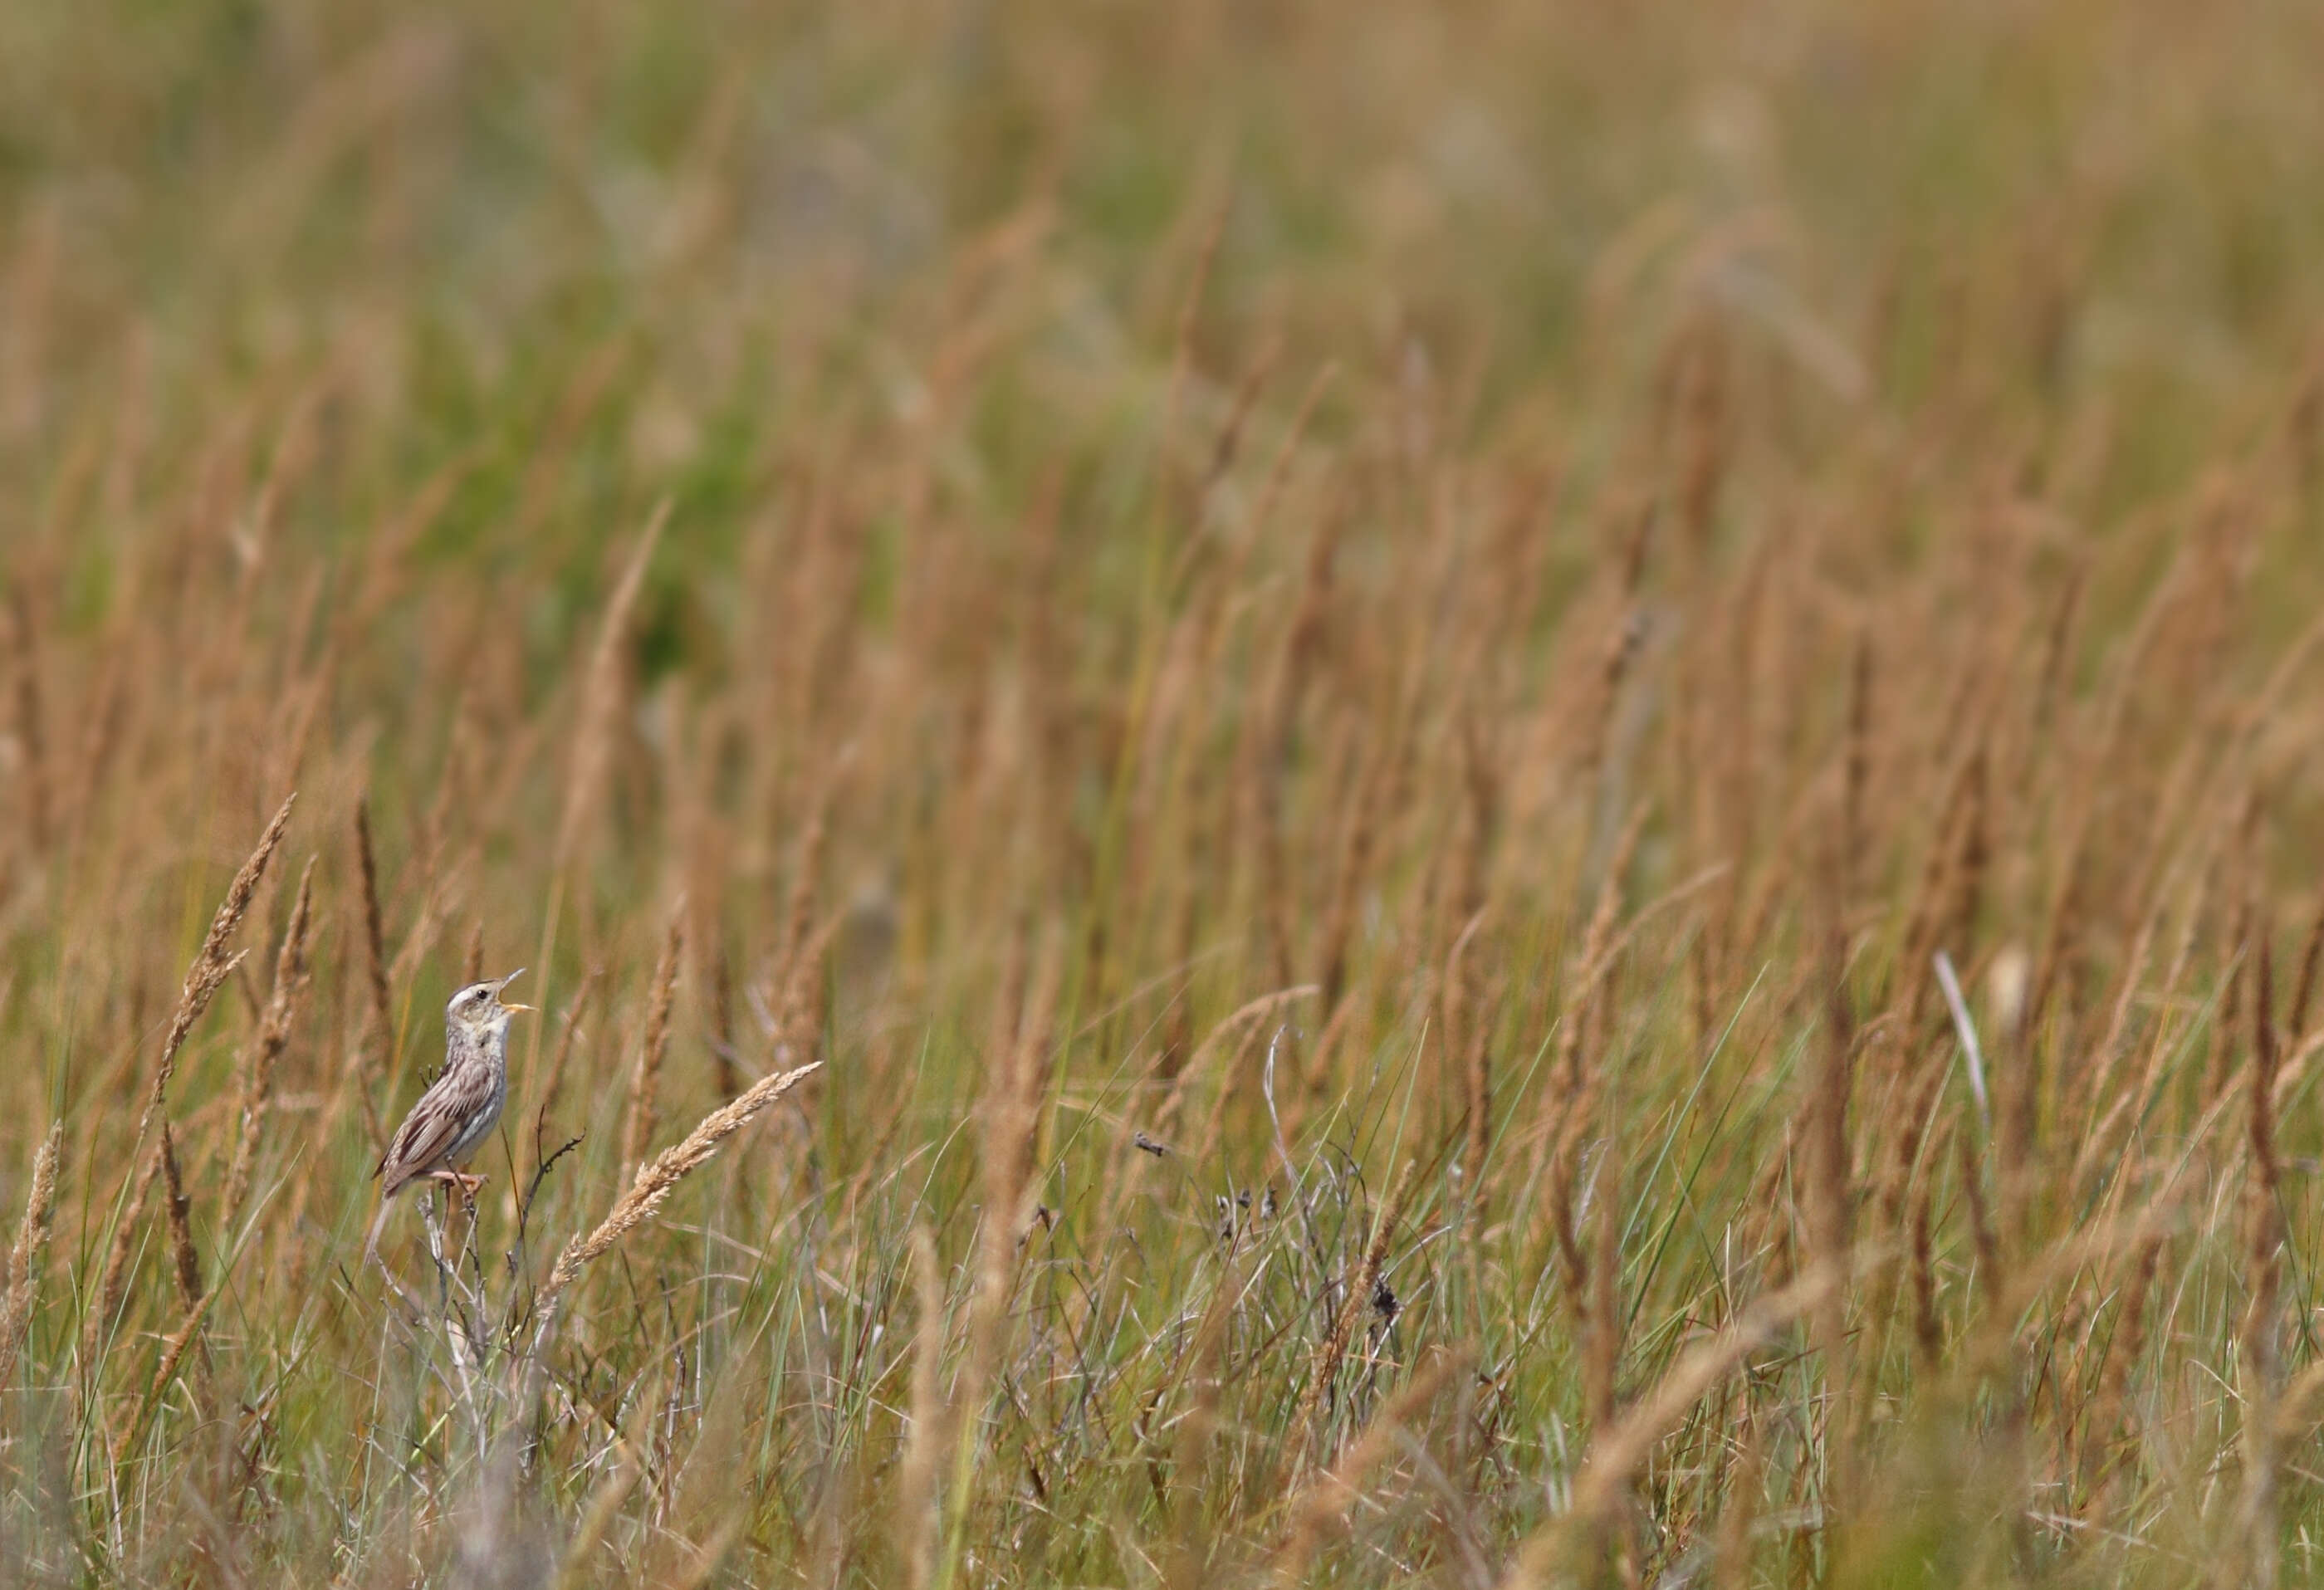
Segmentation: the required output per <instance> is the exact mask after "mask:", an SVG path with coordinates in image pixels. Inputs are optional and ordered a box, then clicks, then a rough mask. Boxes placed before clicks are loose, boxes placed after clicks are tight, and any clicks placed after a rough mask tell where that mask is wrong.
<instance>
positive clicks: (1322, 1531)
mask: <svg viewBox="0 0 2324 1590" xmlns="http://www.w3.org/2000/svg"><path fill="white" fill-rule="evenodd" d="M1467 1362H1468V1360H1467V1357H1466V1355H1465V1354H1458V1353H1452V1352H1444V1351H1439V1352H1437V1353H1436V1354H1434V1357H1433V1358H1432V1359H1431V1360H1430V1362H1429V1364H1427V1366H1426V1367H1425V1368H1424V1369H1422V1370H1421V1371H1420V1373H1417V1374H1416V1375H1414V1376H1413V1377H1412V1380H1411V1382H1409V1383H1408V1384H1406V1386H1405V1388H1404V1390H1402V1391H1398V1392H1397V1394H1396V1397H1395V1399H1394V1400H1391V1401H1390V1402H1389V1403H1388V1406H1387V1407H1386V1408H1383V1409H1382V1410H1380V1411H1379V1414H1378V1415H1377V1416H1376V1417H1375V1418H1374V1419H1372V1421H1371V1423H1370V1424H1369V1425H1367V1426H1366V1427H1365V1428H1364V1432H1363V1434H1361V1435H1360V1436H1358V1437H1356V1438H1355V1440H1353V1441H1352V1442H1351V1443H1349V1446H1348V1448H1347V1450H1346V1451H1345V1452H1344V1453H1342V1455H1341V1456H1340V1459H1339V1461H1338V1462H1336V1463H1334V1464H1333V1465H1332V1466H1331V1467H1330V1468H1329V1469H1327V1470H1326V1471H1325V1472H1323V1474H1318V1475H1316V1476H1315V1478H1314V1479H1313V1480H1311V1481H1309V1482H1308V1484H1307V1485H1306V1486H1305V1488H1304V1489H1303V1490H1301V1491H1300V1493H1299V1494H1298V1495H1296V1496H1295V1497H1293V1498H1292V1500H1291V1503H1290V1508H1289V1511H1290V1524H1289V1526H1288V1527H1287V1528H1286V1530H1285V1532H1284V1540H1283V1544H1282V1545H1281V1546H1279V1547H1277V1548H1276V1553H1275V1581H1276V1583H1277V1584H1278V1585H1297V1584H1299V1583H1301V1582H1303V1580H1304V1579H1305V1576H1306V1572H1307V1565H1308V1564H1309V1563H1310V1562H1311V1561H1313V1560H1314V1555H1315V1551H1316V1548H1318V1547H1320V1546H1321V1545H1322V1544H1323V1540H1324V1538H1325V1536H1327V1535H1328V1534H1329V1533H1331V1532H1332V1531H1333V1530H1336V1529H1338V1528H1339V1527H1340V1526H1341V1523H1342V1521H1343V1520H1344V1519H1345V1518H1346V1517H1347V1515H1348V1513H1349V1511H1350V1510H1351V1509H1352V1508H1354V1507H1355V1505H1356V1504H1357V1503H1358V1502H1360V1501H1362V1500H1363V1493H1362V1489H1361V1487H1362V1485H1363V1483H1364V1481H1365V1480H1366V1479H1367V1478H1369V1475H1370V1474H1371V1472H1372V1470H1374V1469H1376V1468H1378V1467H1379V1465H1381V1464H1382V1463H1384V1462H1386V1461H1387V1460H1388V1457H1389V1456H1392V1455H1393V1454H1394V1453H1395V1451H1396V1449H1397V1443H1398V1441H1399V1440H1400V1439H1401V1438H1402V1437H1403V1435H1404V1432H1405V1431H1406V1429H1407V1428H1410V1427H1411V1426H1412V1424H1413V1422H1414V1421H1415V1420H1416V1419H1418V1418H1419V1417H1420V1416H1421V1415H1422V1414H1423V1413H1425V1412H1426V1411H1427V1410H1428V1405H1429V1404H1430V1403H1431V1402H1434V1400H1436V1396H1437V1393H1438V1392H1440V1391H1443V1389H1444V1382H1446V1381H1448V1380H1450V1379H1452V1375H1453V1373H1454V1372H1455V1371H1457V1370H1459V1369H1461V1368H1462V1367H1464V1366H1465V1365H1466V1364H1467Z"/></svg>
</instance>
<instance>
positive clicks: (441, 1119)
mask: <svg viewBox="0 0 2324 1590" xmlns="http://www.w3.org/2000/svg"><path fill="white" fill-rule="evenodd" d="M454 1080H455V1078H454V1077H446V1078H445V1079H444V1082H442V1083H438V1085H437V1086H434V1087H431V1088H429V1090H428V1093H427V1095H426V1096H425V1097H423V1098H422V1099H421V1100H420V1102H419V1104H417V1105H413V1106H412V1110H411V1114H410V1116H409V1117H407V1118H406V1119H405V1121H404V1123H403V1129H402V1130H401V1132H397V1133H396V1134H395V1141H394V1142H392V1143H390V1144H389V1145H388V1150H387V1159H386V1160H384V1161H383V1167H382V1168H383V1170H384V1172H385V1175H386V1178H387V1185H386V1186H385V1187H384V1188H382V1189H381V1190H382V1191H383V1192H388V1193H392V1192H393V1191H394V1190H395V1189H396V1188H400V1187H401V1186H402V1185H403V1184H404V1183H405V1182H407V1181H410V1179H412V1178H413V1177H415V1176H424V1175H426V1174H427V1173H428V1172H429V1171H430V1170H433V1169H436V1168H437V1161H438V1160H441V1159H442V1158H443V1156H444V1151H445V1150H446V1149H447V1148H449V1147H451V1146H452V1142H453V1140H454V1139H456V1138H457V1137H458V1136H459V1134H460V1123H461V1122H463V1121H465V1120H466V1119H467V1117H468V1112H469V1109H470V1108H472V1107H473V1104H472V1101H468V1100H466V1098H465V1097H464V1095H465V1093H466V1090H465V1089H461V1088H458V1087H454V1086H445V1084H446V1083H450V1082H452V1081H454Z"/></svg>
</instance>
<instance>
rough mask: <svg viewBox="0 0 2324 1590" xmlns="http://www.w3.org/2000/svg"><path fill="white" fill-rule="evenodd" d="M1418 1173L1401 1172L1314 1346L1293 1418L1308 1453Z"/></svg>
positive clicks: (1411, 1164)
mask: <svg viewBox="0 0 2324 1590" xmlns="http://www.w3.org/2000/svg"><path fill="white" fill-rule="evenodd" d="M1419 1170H1420V1162H1419V1161H1418V1160H1406V1161H1405V1162H1404V1169H1401V1170H1399V1171H1397V1176H1396V1181H1395V1182H1394V1184H1393V1185H1391V1186H1390V1188H1388V1201H1387V1202H1386V1203H1385V1204H1382V1205H1381V1206H1380V1210H1379V1215H1378V1216H1375V1217H1374V1219H1373V1221H1372V1234H1371V1239H1370V1240H1369V1242H1367V1243H1365V1244H1364V1254H1363V1259H1362V1262H1360V1263H1359V1264H1358V1265H1357V1267H1356V1273H1355V1276H1354V1279H1353V1280H1352V1281H1351V1284H1350V1286H1349V1288H1348V1290H1347V1292H1346V1293H1345V1295H1344V1296H1342V1298H1341V1299H1340V1312H1339V1315H1338V1317H1336V1318H1334V1319H1333V1321H1332V1328H1331V1330H1330V1331H1329V1332H1328V1333H1327V1334H1326V1335H1325V1336H1324V1337H1323V1340H1322V1341H1321V1342H1319V1343H1317V1344H1316V1346H1315V1355H1314V1358H1313V1359H1312V1360H1310V1361H1309V1363H1308V1365H1307V1389H1306V1390H1305V1391H1303V1392H1301V1393H1300V1397H1299V1411H1298V1412H1297V1413H1296V1414H1295V1415H1294V1416H1293V1417H1292V1420H1291V1428H1292V1429H1293V1430H1294V1431H1304V1432H1305V1434H1306V1438H1307V1440H1308V1442H1309V1448H1308V1449H1309V1450H1310V1451H1313V1450H1314V1442H1315V1441H1316V1440H1317V1439H1319V1438H1320V1437H1319V1435H1318V1432H1317V1431H1316V1430H1315V1428H1314V1418H1315V1410H1316V1409H1318V1408H1319V1407H1321V1406H1322V1405H1323V1398H1324V1396H1325V1395H1326V1394H1327V1393H1328V1392H1329V1391H1331V1389H1332V1382H1333V1381H1334V1380H1336V1379H1337V1378H1338V1376H1339V1373H1340V1360H1341V1359H1342V1357H1344V1356H1345V1355H1346V1354H1347V1351H1348V1343H1349V1341H1350V1340H1351V1338H1353V1336H1355V1334H1356V1321H1358V1320H1359V1319H1361V1318H1362V1317H1363V1315H1364V1310H1365V1309H1366V1308H1369V1307H1371V1301H1372V1289H1373V1288H1374V1287H1375V1286H1377V1285H1378V1284H1379V1272H1380V1266H1381V1264H1383V1263H1384V1262H1387V1259H1388V1244H1389V1243H1392V1242H1393V1241H1395V1239H1396V1228H1397V1225H1399V1224H1401V1223H1402V1221H1403V1219H1404V1210H1405V1206H1406V1203H1408V1202H1409V1201H1410V1199H1411V1197H1412V1188H1413V1183H1414V1181H1415V1180H1416V1178H1417V1176H1418V1174H1419Z"/></svg>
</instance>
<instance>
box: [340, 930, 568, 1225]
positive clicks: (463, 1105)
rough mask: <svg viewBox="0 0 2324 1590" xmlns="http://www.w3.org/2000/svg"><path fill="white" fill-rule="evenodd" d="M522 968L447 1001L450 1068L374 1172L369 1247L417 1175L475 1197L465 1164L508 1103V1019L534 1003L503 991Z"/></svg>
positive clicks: (476, 1179)
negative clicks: (376, 1200) (376, 1188)
mask: <svg viewBox="0 0 2324 1590" xmlns="http://www.w3.org/2000/svg"><path fill="white" fill-rule="evenodd" d="M522 975H524V970H523V968H522V967H519V968H518V969H517V970H515V971H513V972H511V973H510V974H509V975H507V976H505V977H503V978H501V979H500V980H499V981H497V982H492V983H472V984H470V985H468V986H467V987H466V988H463V989H462V990H460V992H459V993H457V994H454V995H453V996H452V1002H451V1003H449V1004H447V1005H446V1006H445V1007H444V1070H443V1074H442V1075H441V1076H439V1077H437V1078H436V1081H435V1083H434V1084H433V1085H432V1086H429V1089H428V1091H427V1092H426V1093H423V1094H421V1095H420V1102H419V1103H418V1104H416V1105H412V1106H411V1114H409V1115H406V1116H405V1117H404V1118H403V1124H402V1125H401V1126H399V1127H397V1128H396V1129H395V1135H394V1136H393V1137H392V1138H391V1139H389V1140H388V1144H387V1152H386V1153H384V1154H383V1155H382V1156H381V1157H380V1161H379V1167H378V1169H375V1170H374V1171H373V1172H372V1174H373V1175H374V1176H376V1177H378V1178H379V1179H380V1206H379V1218H378V1219H377V1220H376V1221H374V1223H373V1225H372V1228H371V1240H370V1241H369V1242H368V1243H365V1244H364V1249H365V1252H367V1253H368V1252H371V1251H373V1250H375V1249H376V1248H377V1247H378V1245H379V1233H380V1227H381V1226H383V1225H386V1224H387V1211H388V1208H389V1206H390V1203H391V1201H392V1199H393V1198H394V1197H395V1195H396V1194H397V1193H399V1192H401V1191H402V1190H403V1189H404V1188H407V1187H409V1186H410V1185H411V1184H412V1183H413V1182H415V1181H418V1180H420V1179H423V1178H425V1179H433V1180H437V1181H443V1182H448V1183H450V1184H451V1185H453V1186H455V1187H457V1188H459V1189H460V1190H461V1192H462V1193H463V1194H464V1195H468V1196H473V1195H474V1194H475V1189H476V1188H479V1187H481V1186H482V1185H483V1184H484V1178H483V1177H481V1176H468V1175H464V1174H463V1173H462V1169H461V1168H462V1167H463V1166H465V1165H466V1164H467V1162H468V1161H469V1160H470V1159H472V1158H474V1157H475V1152H476V1151H477V1150H478V1149H479V1148H482V1147H483V1146H484V1139H486V1138H487V1137H490V1136H491V1135H492V1131H493V1127H495V1126H497V1125H499V1124H500V1119H501V1108H502V1106H503V1105H506V1104H507V1103H508V1030H509V1019H510V1018H511V1017H512V1016H513V1015H515V1014H516V1012H519V1011H529V1010H530V1009H531V1008H532V1007H531V1006H530V1005H527V1004H516V1003H511V1002H508V1001H504V1000H503V999H502V998H501V990H503V989H504V988H506V987H507V986H508V985H510V984H512V983H513V982H515V981H516V980H517V979H518V978H519V977H521V976H522Z"/></svg>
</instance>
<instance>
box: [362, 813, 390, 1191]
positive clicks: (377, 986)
mask: <svg viewBox="0 0 2324 1590" xmlns="http://www.w3.org/2000/svg"><path fill="white" fill-rule="evenodd" d="M355 861H356V864H357V870H358V871H359V873H360V874H361V875H362V878H363V921H364V974H365V991H366V992H367V993H368V994H370V996H371V998H370V1003H369V1004H368V1005H367V1006H366V1007H365V1012H364V1032H363V1036H362V1037H360V1038H359V1039H357V1040H356V1041H355V1068H356V1072H357V1077H356V1087H355V1094H356V1096H357V1097H358V1098H359V1099H360V1100H361V1101H362V1103H363V1113H364V1130H365V1131H367V1132H370V1133H371V1140H372V1142H373V1143H374V1145H375V1146H377V1147H379V1148H385V1147H386V1146H387V1123H385V1122H384V1121H382V1120H381V1119H380V1118H379V1095H380V1093H381V1091H382V1090H383V1089H384V1088H385V1086H386V1085H387V1067H386V1064H385V1050H386V1048H387V1046H388V1045H389V1044H391V1043H392V1042H394V1041H395V1021H394V1018H393V1017H392V1016H391V1015H390V1014H389V1011H388V993H387V931H386V928H385V924H384V923H383V920H382V915H381V911H380V905H379V862H378V859H377V857H376V855H374V851H373V848H372V842H371V803H370V802H369V801H368V800H357V801H356V802H355Z"/></svg>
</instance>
